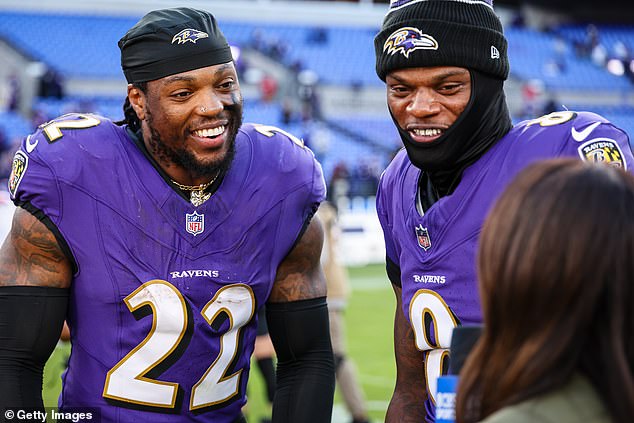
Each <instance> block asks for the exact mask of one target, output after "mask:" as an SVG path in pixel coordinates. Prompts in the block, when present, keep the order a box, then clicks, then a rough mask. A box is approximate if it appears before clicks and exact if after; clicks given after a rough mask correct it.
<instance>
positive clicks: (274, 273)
mask: <svg viewBox="0 0 634 423" xmlns="http://www.w3.org/2000/svg"><path fill="white" fill-rule="evenodd" d="M119 48H120V49H121V64H122V68H123V72H124V74H125V77H126V79H127V81H128V93H127V99H126V103H125V106H124V111H125V120H124V121H123V122H116V123H115V122H112V121H110V120H108V119H106V118H103V117H101V116H97V115H92V114H69V115H65V116H62V117H60V118H58V119H55V120H52V121H50V122H48V123H46V124H44V125H41V126H40V127H39V128H38V130H37V131H36V132H35V133H34V134H32V135H29V136H28V137H26V138H25V140H24V141H23V142H22V145H21V147H20V148H19V150H18V151H17V153H16V155H15V157H14V160H13V168H12V174H11V177H10V181H9V190H10V194H11V197H12V199H13V201H14V203H15V204H16V205H17V206H18V208H17V210H16V212H15V215H14V218H13V227H12V229H11V232H10V234H9V235H8V237H7V239H6V241H5V243H4V245H3V246H2V250H1V251H0V269H2V272H1V276H0V339H1V340H2V341H1V342H0V409H5V408H12V409H19V408H27V407H36V408H41V407H42V398H41V390H42V386H41V384H42V369H43V366H44V363H45V362H46V360H47V358H48V356H49V355H50V353H51V351H52V349H53V347H54V346H55V342H56V340H57V338H58V337H59V335H60V331H61V328H62V323H63V322H64V320H65V319H66V320H67V322H68V325H69V327H70V333H71V342H72V353H71V356H70V359H69V363H68V369H67V371H66V372H65V373H64V375H63V388H62V393H61V395H60V399H59V408H60V410H62V411H64V410H74V409H76V408H78V407H89V408H91V409H92V410H94V412H95V413H97V414H98V415H99V417H100V419H101V421H104V422H106V421H108V422H111V421H112V422H130V421H139V422H144V421H152V422H172V421H188V422H189V421H191V422H214V423H234V422H244V421H245V420H244V417H243V415H242V413H241V411H240V410H241V409H242V407H243V406H244V405H245V403H246V385H247V379H248V374H249V366H250V358H251V355H252V353H253V349H254V340H255V337H256V334H257V314H258V310H259V309H260V308H261V307H262V306H263V305H264V304H265V303H266V304H267V306H266V314H267V321H268V326H269V331H270V335H271V338H272V341H273V344H274V347H275V350H276V354H277V357H278V369H277V375H278V383H277V390H276V394H275V400H274V404H273V421H274V422H278V423H281V422H293V423H296V422H314V423H322V422H326V421H330V416H331V412H332V402H333V394H334V364H333V354H332V347H331V343H330V337H329V325H328V310H327V306H326V284H325V280H324V277H323V273H322V270H321V267H320V254H321V246H322V241H323V232H322V229H321V225H320V223H319V221H318V220H316V219H312V217H313V214H314V213H315V211H316V209H317V207H318V205H319V203H320V202H321V201H322V200H323V198H324V195H325V184H324V180H323V175H322V171H321V167H320V166H319V164H318V163H317V161H316V160H315V158H314V156H313V154H312V152H311V151H310V150H309V149H307V148H305V146H304V145H303V142H302V141H301V140H299V139H297V138H295V137H294V136H292V135H291V134H288V133H286V132H284V131H282V130H280V129H279V128H275V127H272V126H265V125H253V124H242V96H241V91H240V86H239V83H238V78H237V74H236V69H235V66H234V63H233V59H232V56H231V50H230V47H229V45H228V43H227V41H226V40H225V38H224V36H223V35H222V32H221V31H220V29H219V28H218V25H217V23H216V20H215V18H214V17H213V16H212V15H211V14H209V13H208V12H205V11H201V10H196V9H190V8H176V9H164V10H156V11H152V12H150V13H148V14H147V15H145V16H144V17H143V18H142V19H141V20H140V21H139V22H138V23H137V24H136V25H135V26H134V27H132V28H131V29H130V30H129V31H128V32H127V33H126V34H125V36H124V37H123V38H121V40H120V41H119Z"/></svg>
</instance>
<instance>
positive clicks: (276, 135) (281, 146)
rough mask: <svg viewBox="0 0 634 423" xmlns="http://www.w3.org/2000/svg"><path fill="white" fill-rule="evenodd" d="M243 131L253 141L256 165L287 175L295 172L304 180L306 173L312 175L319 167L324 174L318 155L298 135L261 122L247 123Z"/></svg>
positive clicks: (243, 126)
mask: <svg viewBox="0 0 634 423" xmlns="http://www.w3.org/2000/svg"><path fill="white" fill-rule="evenodd" d="M240 131H241V132H242V133H244V134H245V135H247V137H248V139H250V140H251V142H252V145H253V151H254V158H255V163H254V165H255V166H263V167H266V169H268V170H269V171H272V170H276V171H277V172H279V173H280V174H283V175H284V176H285V177H287V176H289V174H294V175H293V177H294V178H298V177H299V179H300V180H301V179H302V177H303V176H306V177H308V178H312V177H313V173H314V172H315V169H317V170H318V171H319V173H320V174H321V166H320V165H319V164H318V163H317V161H316V159H315V155H314V154H313V152H312V151H311V150H310V149H309V148H308V147H307V146H306V145H305V144H304V141H303V140H301V139H300V138H298V137H296V136H295V135H293V134H291V133H289V132H287V131H285V130H283V129H281V128H278V127H276V126H271V125H259V124H244V125H242V127H241V129H240Z"/></svg>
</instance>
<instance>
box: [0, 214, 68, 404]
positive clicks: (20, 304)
mask: <svg viewBox="0 0 634 423" xmlns="http://www.w3.org/2000/svg"><path fill="white" fill-rule="evenodd" d="M71 278H72V270H71V264H70V262H69V260H68V259H67V258H66V257H65V255H64V253H63V252H62V250H61V248H60V247H59V245H58V242H57V240H56V238H55V236H54V235H53V233H52V232H51V231H50V230H49V229H48V228H47V227H46V226H45V225H44V224H43V223H42V222H40V221H39V220H37V219H36V218H35V217H34V216H33V215H31V214H30V213H29V212H27V211H26V210H23V209H21V208H18V209H17V210H16V212H15V214H14V217H13V225H12V228H11V231H10V233H9V235H8V236H7V239H6V240H5V242H4V244H3V245H2V248H1V249H0V339H2V342H0V409H3V408H14V409H15V408H24V407H38V408H42V407H43V404H42V372H43V370H44V364H45V363H46V360H48V357H49V356H50V354H51V352H52V351H53V348H54V347H55V344H56V342H57V339H58V338H59V336H60V333H61V329H62V324H63V322H64V318H65V316H66V308H67V305H68V295H69V294H68V293H69V289H68V288H69V286H70V282H71Z"/></svg>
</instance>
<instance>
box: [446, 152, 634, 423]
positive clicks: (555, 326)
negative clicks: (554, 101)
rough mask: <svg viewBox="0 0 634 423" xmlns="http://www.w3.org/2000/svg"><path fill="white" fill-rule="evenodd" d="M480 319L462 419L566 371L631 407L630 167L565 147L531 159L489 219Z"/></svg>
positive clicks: (617, 405)
mask: <svg viewBox="0 0 634 423" xmlns="http://www.w3.org/2000/svg"><path fill="white" fill-rule="evenodd" d="M478 277H479V282H480V296H481V299H482V308H483V316H484V326H485V327H484V330H483V333H482V336H481V337H480V340H479V341H478V343H477V344H476V346H475V347H474V350H473V352H472V353H471V354H470V356H469V358H468V359H467V362H466V363H465V366H464V368H463V370H462V372H461V374H460V384H459V388H458V397H457V405H456V416H457V421H458V422H460V423H466V422H475V421H480V420H482V419H483V418H485V417H487V416H488V415H490V414H491V413H493V412H494V411H496V410H499V409H501V408H502V407H505V406H507V405H511V404H515V403H518V402H520V401H522V400H525V399H527V398H530V397H534V396H536V395H538V394H541V393H545V392H548V391H551V390H553V389H556V388H558V387H561V386H563V385H564V384H565V383H566V382H567V381H568V380H569V379H570V377H571V376H572V374H573V373H574V372H580V373H582V374H584V375H585V376H586V377H587V378H588V379H589V380H590V382H591V383H592V384H593V386H594V387H595V389H596V391H597V393H598V394H599V395H600V397H601V399H602V400H603V402H604V404H605V405H606V407H607V408H608V410H609V412H610V413H611V415H612V418H613V420H614V421H615V422H625V421H631V420H632V417H633V416H634V375H633V373H634V176H632V175H630V174H628V173H626V172H624V171H622V170H620V169H618V168H614V167H610V166H607V165H605V164H590V163H586V162H581V161H579V160H573V159H554V160H547V161H544V162H540V163H537V164H534V165H532V166H529V167H528V168H527V169H526V170H524V171H523V172H521V173H520V175H518V177H517V178H516V179H515V180H514V181H513V182H512V183H511V184H510V185H509V186H508V187H507V189H506V190H505V191H504V193H503V194H502V196H501V197H500V198H499V200H498V202H497V203H496V205H495V206H494V208H493V210H492V211H491V213H490V215H489V216H488V218H487V219H486V221H485V223H484V226H483V229H482V234H481V239H480V247H479V251H478Z"/></svg>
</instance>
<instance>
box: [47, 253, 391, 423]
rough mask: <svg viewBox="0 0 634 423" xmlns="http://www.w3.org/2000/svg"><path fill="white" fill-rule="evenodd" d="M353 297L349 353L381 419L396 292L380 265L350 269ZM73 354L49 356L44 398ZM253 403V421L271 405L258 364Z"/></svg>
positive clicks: (339, 418) (340, 415)
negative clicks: (65, 362) (66, 360)
mask: <svg viewBox="0 0 634 423" xmlns="http://www.w3.org/2000/svg"><path fill="white" fill-rule="evenodd" d="M349 272H350V283H351V285H352V296H351V298H350V303H349V305H348V309H347V311H346V323H347V334H348V353H349V356H350V357H351V358H352V359H353V360H354V361H355V363H356V365H357V371H358V374H359V379H360V381H361V383H362V385H363V390H364V392H365V395H366V399H367V401H368V407H369V409H370V417H371V418H372V419H373V421H374V422H382V421H383V420H384V417H385V410H386V408H387V403H388V401H389V399H390V397H391V394H392V389H393V387H394V379H395V374H396V371H395V367H394V358H393V357H394V349H393V343H392V335H393V320H394V304H395V300H394V294H393V292H392V288H391V287H390V283H389V282H388V280H387V276H386V275H385V270H384V267H383V266H381V265H370V266H366V267H357V268H350V269H349ZM67 356H68V346H65V347H61V348H60V347H58V349H57V350H56V351H55V352H54V354H53V356H52V357H51V359H50V360H49V362H48V363H47V366H46V370H45V377H44V402H45V405H46V406H47V407H54V406H56V405H57V396H58V394H59V389H60V387H61V381H60V378H59V373H60V371H61V369H62V368H63V362H64V360H65V359H66V357H67ZM248 395H249V404H248V408H247V410H245V411H246V414H247V417H248V420H249V422H250V423H259V421H260V418H262V417H263V416H265V415H266V414H267V413H269V415H270V409H269V408H268V407H267V406H266V403H265V395H264V388H263V386H262V379H261V377H260V374H259V372H258V370H257V366H255V363H254V365H253V366H252V371H251V376H250V380H249V391H248ZM348 421H349V420H348V416H347V412H345V410H344V409H343V405H342V401H341V399H340V398H339V395H338V394H337V393H336V394H335V410H334V413H333V423H347V422H348Z"/></svg>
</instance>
